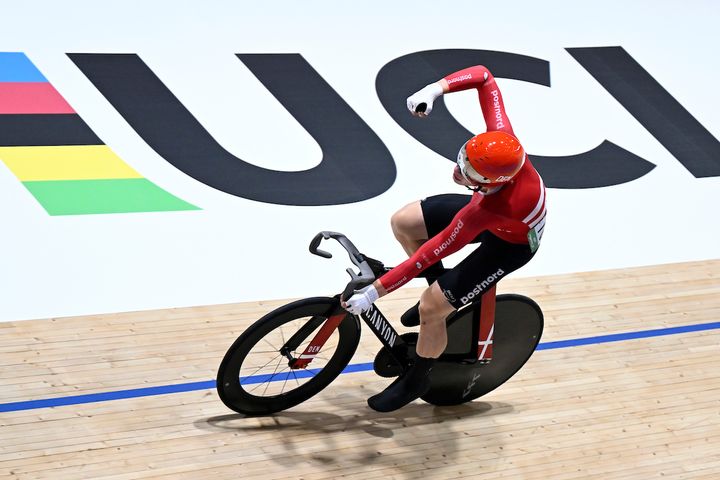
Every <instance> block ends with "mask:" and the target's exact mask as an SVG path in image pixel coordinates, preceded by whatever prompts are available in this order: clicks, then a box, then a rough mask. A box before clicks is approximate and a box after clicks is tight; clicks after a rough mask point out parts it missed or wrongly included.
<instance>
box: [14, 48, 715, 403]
mask: <svg viewBox="0 0 720 480" xmlns="http://www.w3.org/2000/svg"><path fill="white" fill-rule="evenodd" d="M0 55H1V54H0ZM716 329H720V322H712V323H702V324H698V325H685V326H682V327H670V328H658V329H655V330H643V331H640V332H629V333H616V334H612V335H600V336H597V337H585V338H576V339H572V340H560V341H556V342H544V343H541V344H540V345H538V348H537V349H538V350H552V349H556V348H569V347H578V346H581V345H593V344H599V343H609V342H622V341H625V340H637V339H639V338H651V337H661V336H666V335H677V334H681V333H691V332H702V331H706V330H716ZM372 369H373V366H372V362H368V363H355V364H352V365H348V366H347V367H346V368H345V370H343V372H342V373H356V372H367V371H370V370H372ZM318 371H319V369H307V370H300V371H296V372H295V373H294V375H295V377H297V378H308V377H312V376H313V375H316V374H317V373H318ZM291 376H292V374H287V373H286V374H274V375H253V376H251V377H244V378H242V379H241V380H240V381H241V383H243V384H245V385H247V384H253V383H263V382H266V381H285V380H286V379H288V377H291ZM210 388H215V381H214V380H208V381H204V382H191V383H178V384H175V385H163V386H159V387H147V388H134V389H130V390H118V391H115V392H104V393H90V394H87V395H74V396H70V397H59V398H47V399H41V400H30V401H26V402H11V403H0V412H15V411H18V410H32V409H35V408H47V407H62V406H67V405H80V404H83V403H94V402H105V401H108V400H121V399H124V398H136V397H149V396H153V395H165V394H168V393H181V392H192V391H195V390H207V389H210Z"/></svg>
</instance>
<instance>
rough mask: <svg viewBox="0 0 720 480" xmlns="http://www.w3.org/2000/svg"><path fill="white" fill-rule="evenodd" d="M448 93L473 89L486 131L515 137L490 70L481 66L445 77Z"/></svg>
mask: <svg viewBox="0 0 720 480" xmlns="http://www.w3.org/2000/svg"><path fill="white" fill-rule="evenodd" d="M445 81H446V82H447V83H448V87H449V89H450V90H449V91H450V92H459V91H462V90H468V89H470V88H474V89H476V90H477V91H478V99H479V100H480V107H481V108H482V112H483V117H484V118H485V125H487V129H488V131H491V130H501V131H503V132H507V133H509V134H511V135H515V133H514V132H513V129H512V125H511V124H510V119H508V117H507V114H506V113H505V104H504V103H503V99H502V94H501V93H500V89H499V88H498V86H497V83H496V82H495V77H493V75H492V73H490V70H488V69H487V68H485V67H484V66H482V65H476V66H474V67H469V68H465V69H463V70H460V71H459V72H455V73H452V74H450V75H448V76H447V77H445Z"/></svg>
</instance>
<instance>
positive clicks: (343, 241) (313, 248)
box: [310, 231, 375, 300]
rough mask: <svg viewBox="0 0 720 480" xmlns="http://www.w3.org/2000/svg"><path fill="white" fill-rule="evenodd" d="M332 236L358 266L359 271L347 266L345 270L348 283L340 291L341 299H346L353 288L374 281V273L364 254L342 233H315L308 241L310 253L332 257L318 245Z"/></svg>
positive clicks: (355, 288)
mask: <svg viewBox="0 0 720 480" xmlns="http://www.w3.org/2000/svg"><path fill="white" fill-rule="evenodd" d="M329 238H332V239H334V240H337V241H338V242H339V243H340V245H342V246H343V248H344V249H345V250H346V251H347V252H348V255H350V261H352V263H353V264H354V265H355V266H357V267H358V268H360V272H359V273H355V272H353V270H352V269H351V268H348V269H347V270H346V272H347V273H348V275H350V278H351V280H350V283H348V284H347V286H346V287H345V290H344V291H343V293H342V300H346V299H348V298H350V297H351V296H352V294H353V292H355V290H358V289H360V288H362V287H364V286H366V285H370V284H371V283H372V282H374V281H375V274H374V273H373V271H372V269H371V268H370V265H368V262H367V260H366V259H365V256H364V255H363V254H362V253H360V252H359V251H358V249H357V248H356V247H355V245H353V243H352V242H351V241H350V240H349V239H348V238H347V237H346V236H345V235H343V234H342V233H337V232H328V231H323V232H320V233H318V234H317V235H315V238H313V239H312V242H310V253H312V254H313V255H319V256H321V257H324V258H332V254H331V253H330V252H326V251H325V250H320V249H319V248H318V246H319V245H320V242H321V241H322V240H323V239H325V240H327V239H329Z"/></svg>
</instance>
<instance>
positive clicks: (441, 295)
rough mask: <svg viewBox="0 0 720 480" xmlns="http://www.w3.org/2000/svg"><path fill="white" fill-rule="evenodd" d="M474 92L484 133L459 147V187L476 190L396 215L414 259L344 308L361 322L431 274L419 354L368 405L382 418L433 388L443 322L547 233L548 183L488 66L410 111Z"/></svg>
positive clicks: (523, 259)
mask: <svg viewBox="0 0 720 480" xmlns="http://www.w3.org/2000/svg"><path fill="white" fill-rule="evenodd" d="M471 88H474V89H476V90H477V91H478V97H479V100H480V106H481V109H482V113H483V116H484V118H485V124H486V127H487V131H486V132H485V133H481V134H479V135H475V136H473V137H472V138H471V139H469V140H468V141H467V142H466V143H465V144H464V145H462V147H461V148H460V152H459V153H458V156H457V164H456V165H455V169H454V172H453V180H454V181H455V183H457V184H459V185H462V186H465V187H467V188H468V189H470V190H473V191H474V193H472V194H471V195H461V194H445V195H436V196H431V197H428V198H426V199H424V200H420V201H415V202H413V203H410V204H408V205H406V206H405V207H403V208H401V209H400V210H399V211H397V212H396V213H395V214H394V215H393V216H392V218H391V222H390V223H391V226H392V230H393V233H394V234H395V237H396V239H397V240H398V241H399V242H400V244H401V245H402V247H403V249H404V250H405V252H406V253H407V254H408V256H409V258H408V259H407V260H405V261H404V262H402V263H401V264H400V265H398V266H397V267H395V268H393V269H392V270H390V271H389V272H387V273H386V274H385V275H383V276H382V277H380V278H379V279H377V280H376V281H375V282H374V283H373V284H372V285H369V286H367V287H365V288H363V289H361V290H358V291H356V292H355V294H354V295H353V296H352V297H350V298H349V299H348V300H347V302H346V303H344V304H343V305H344V306H345V308H346V309H347V310H348V311H350V312H351V313H353V314H356V315H359V314H360V313H362V312H363V311H365V310H367V309H368V308H369V307H370V305H371V304H372V303H373V302H375V301H376V300H377V299H378V298H380V297H382V296H384V295H386V294H388V293H390V292H392V291H394V290H396V289H398V288H400V287H401V286H403V285H405V284H406V283H407V282H409V281H410V280H411V279H413V278H415V277H416V276H417V275H418V274H419V273H420V272H422V271H424V270H426V269H432V270H433V271H429V272H428V274H429V277H430V278H429V280H428V281H429V282H430V283H431V284H430V286H429V287H428V288H427V289H426V290H425V291H423V293H422V295H421V296H420V302H419V305H417V306H416V307H417V308H418V311H419V317H420V332H419V337H418V342H417V348H416V353H417V355H416V357H415V358H413V359H412V360H411V363H410V365H409V367H408V368H407V369H406V370H405V372H404V373H403V374H402V375H401V376H400V377H398V378H397V379H396V380H395V381H394V382H393V383H392V384H390V386H388V387H387V388H386V389H385V390H383V391H382V392H380V393H379V394H377V395H374V396H372V397H370V398H369V399H368V405H369V406H370V407H371V408H373V409H374V410H377V411H383V412H389V411H392V410H396V409H398V408H400V407H402V406H404V405H406V404H407V403H409V402H411V401H413V400H415V399H417V398H419V397H421V396H422V395H424V394H425V393H426V392H427V391H428V389H429V383H430V382H429V378H428V375H429V373H430V371H431V370H432V367H433V364H434V362H435V359H436V358H438V357H439V356H440V355H441V354H442V353H443V351H444V350H445V347H446V346H447V331H446V325H445V319H446V318H447V317H448V315H450V314H451V313H453V312H454V311H455V310H457V309H458V308H460V307H462V306H464V305H466V304H468V303H472V302H473V301H477V300H479V299H480V297H481V296H482V294H483V293H484V292H486V291H487V290H488V289H490V288H491V287H492V286H494V285H495V284H496V283H497V282H498V281H499V280H500V279H501V278H504V277H505V276H507V275H508V274H509V273H510V272H512V271H514V270H517V269H518V268H520V267H522V266H523V265H525V264H526V263H527V262H529V261H530V259H531V258H532V257H533V256H534V255H535V252H536V250H537V248H538V246H539V244H540V239H541V238H542V235H543V231H544V228H545V215H546V209H545V186H544V185H543V181H542V179H541V178H540V175H539V174H538V172H537V170H535V168H534V167H533V166H532V164H531V163H530V160H529V158H528V156H527V154H526V153H525V150H524V149H523V147H522V145H521V144H520V142H519V141H518V140H517V138H516V137H515V135H514V132H513V129H512V126H511V125H510V120H509V119H508V117H507V115H506V113H505V106H504V103H503V99H502V95H501V94H500V90H499V89H498V86H497V84H496V82H495V79H494V77H493V76H492V74H491V73H490V71H489V70H488V69H487V68H486V67H484V66H482V65H478V66H473V67H470V68H466V69H463V70H460V71H458V72H455V73H453V74H450V75H448V76H446V77H445V78H443V79H440V80H439V81H437V82H435V83H431V84H429V85H427V86H426V87H424V88H423V89H421V90H419V91H418V92H416V93H414V94H413V95H411V96H410V97H408V99H407V107H408V109H409V110H410V113H412V114H413V115H414V116H417V117H426V116H427V115H429V114H430V112H431V111H432V106H433V102H434V101H435V100H436V99H437V98H438V97H439V96H441V95H443V94H445V93H450V92H456V91H461V90H467V89H471ZM478 242H479V243H480V246H479V247H477V248H476V249H475V250H474V251H473V252H472V253H470V254H469V255H468V256H467V257H466V258H465V259H464V260H462V261H461V262H460V263H459V264H458V265H457V266H455V267H454V268H452V269H451V270H449V271H447V272H446V273H443V274H442V275H440V276H438V275H437V273H439V272H440V271H441V270H442V263H441V262H440V261H441V259H442V258H444V257H446V256H448V255H450V254H451V253H454V252H457V251H458V250H460V248H462V247H463V246H465V245H467V244H469V243H478Z"/></svg>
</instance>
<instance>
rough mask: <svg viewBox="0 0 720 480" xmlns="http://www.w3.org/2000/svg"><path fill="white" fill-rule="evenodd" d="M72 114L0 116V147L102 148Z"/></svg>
mask: <svg viewBox="0 0 720 480" xmlns="http://www.w3.org/2000/svg"><path fill="white" fill-rule="evenodd" d="M102 144H103V143H102V141H100V139H99V138H98V137H97V135H95V133H94V132H93V131H92V130H91V129H90V127H89V126H88V125H87V123H85V122H84V121H83V119H82V118H80V116H79V115H77V114H75V113H60V114H44V113H32V114H4V115H0V146H3V147H19V146H28V147H45V146H54V145H102Z"/></svg>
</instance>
